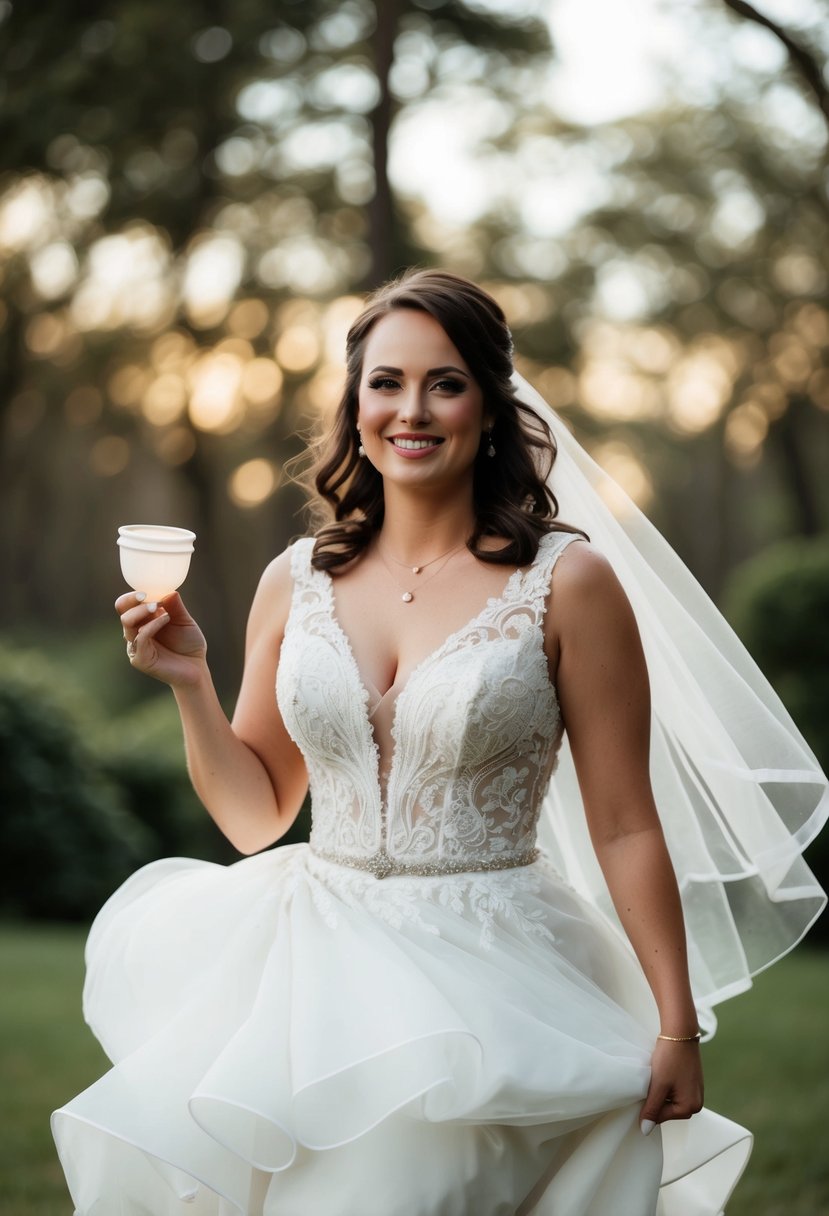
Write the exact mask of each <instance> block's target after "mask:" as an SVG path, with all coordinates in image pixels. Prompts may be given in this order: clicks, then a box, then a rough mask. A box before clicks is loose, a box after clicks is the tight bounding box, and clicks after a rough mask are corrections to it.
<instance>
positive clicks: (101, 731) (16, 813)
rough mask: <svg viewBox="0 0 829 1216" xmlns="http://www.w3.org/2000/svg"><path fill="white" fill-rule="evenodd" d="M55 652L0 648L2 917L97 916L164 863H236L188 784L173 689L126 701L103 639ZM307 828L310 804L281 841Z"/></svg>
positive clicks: (288, 841) (292, 839)
mask: <svg viewBox="0 0 829 1216" xmlns="http://www.w3.org/2000/svg"><path fill="white" fill-rule="evenodd" d="M53 649H54V652H55V657H47V656H46V654H42V653H38V652H37V651H34V650H30V649H25V648H22V647H20V646H19V645H10V644H9V642H8V641H6V642H0V807H2V812H0V891H1V892H2V894H1V895H0V913H2V914H4V915H12V916H31V917H38V918H46V917H49V918H52V919H60V920H79V919H81V920H82V919H88V918H90V917H91V916H93V915H94V914H95V913H96V912H97V910H98V908H99V907H100V905H101V904H102V903H103V901H104V900H105V899H106V897H107V896H108V895H109V894H110V893H111V892H112V891H113V890H114V889H115V887H116V886H117V885H118V884H119V883H121V882H122V881H123V880H124V879H125V878H127V877H128V876H129V874H130V873H132V872H133V870H135V869H136V868H137V867H138V866H140V865H143V864H145V863H146V862H149V861H154V860H155V859H156V858H159V857H175V856H186V857H195V858H199V859H201V860H203V861H215V862H220V863H229V862H232V861H235V860H237V859H238V853H237V852H236V850H235V849H234V848H233V846H232V845H231V844H230V843H229V842H228V841H227V840H226V839H225V837H224V836H223V835H222V833H221V832H220V831H219V829H218V828H217V827H216V826H215V824H214V823H213V821H212V819H211V818H210V816H209V815H208V814H207V812H206V811H205V809H204V807H203V806H202V805H201V803H200V801H199V799H198V798H197V796H196V794H195V793H194V791H193V788H192V786H191V784H190V779H189V777H188V774H187V767H186V763H185V756H184V746H183V741H182V734H181V725H180V722H179V717H178V712H177V710H176V706H175V701H174V700H173V698H172V696H170V694H169V692H168V691H167V690H166V689H161V688H158V689H154V688H153V689H151V692H150V693H149V694H147V691H146V687H147V686H146V685H144V690H145V695H144V697H143V699H142V700H140V701H139V702H137V703H133V704H130V705H124V704H123V702H122V699H121V697H120V695H117V694H116V695H113V691H112V690H113V688H115V689H117V688H120V686H121V685H122V684H124V683H129V682H128V681H123V680H117V681H114V680H113V679H112V676H111V674H110V671H109V669H108V666H107V665H106V664H104V663H102V655H103V648H102V646H101V642H100V639H99V638H97V637H95V636H94V635H93V637H92V638H91V639H90V638H81V639H79V640H77V641H75V642H74V643H73V644H66V645H63V646H58V645H57V644H56V643H53ZM118 658H119V661H120V663H121V664H123V661H124V660H123V653H122V651H121V647H120V645H119V646H118ZM90 659H91V660H92V661H90ZM136 686H137V687H139V688H140V687H142V685H141V684H136ZM309 829H310V815H309V808H308V806H306V807H304V808H303V810H302V812H301V813H300V815H299V817H298V818H297V820H296V822H295V824H294V825H293V827H292V828H291V830H290V831H289V832H288V833H286V835H285V836H284V837H283V839H282V840H281V841H280V843H281V844H292V843H295V842H296V841H300V840H306V839H307V837H308V832H309Z"/></svg>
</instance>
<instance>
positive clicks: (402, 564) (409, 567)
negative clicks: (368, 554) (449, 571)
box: [377, 544, 463, 574]
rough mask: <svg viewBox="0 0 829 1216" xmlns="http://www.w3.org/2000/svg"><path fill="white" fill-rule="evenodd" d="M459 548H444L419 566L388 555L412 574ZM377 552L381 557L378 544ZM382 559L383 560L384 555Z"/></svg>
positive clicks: (455, 551) (458, 546) (459, 547)
mask: <svg viewBox="0 0 829 1216" xmlns="http://www.w3.org/2000/svg"><path fill="white" fill-rule="evenodd" d="M461 548H463V546H462V545H455V547H454V549H446V550H445V551H444V552H443V553H439V554H438V555H437V557H430V558H429V560H428V562H421V563H420V565H419V566H411V565H409V563H408V562H401V560H400V558H399V557H393V556H392V554H391V553H389V555H388V556H389V557H390V558H391V560H392V561H393V562H394V564H395V565H396V566H405V567H406V569H407V570H411V572H412V574H420V573H421V571H422V570H426V569H427V568H428V567H429V566H434V564H435V562H439V561H440V559H441V558H442V557H451V555H452V554H453V553H457V551H458V549H461ZM377 552H378V553H379V554H380V556H381V557H383V552H382V550H381V548H380V546H379V544H378V546H377ZM383 560H384V561H385V558H384V557H383ZM387 569H388V567H387Z"/></svg>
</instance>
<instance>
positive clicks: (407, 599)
mask: <svg viewBox="0 0 829 1216" xmlns="http://www.w3.org/2000/svg"><path fill="white" fill-rule="evenodd" d="M400 598H401V600H402V601H403V603H404V604H411V602H412V600H413V599H414V596H413V595H412V593H411V591H404V592H403V594H402V595H401V597H400Z"/></svg>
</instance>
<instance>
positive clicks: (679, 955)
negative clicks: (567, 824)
mask: <svg viewBox="0 0 829 1216" xmlns="http://www.w3.org/2000/svg"><path fill="white" fill-rule="evenodd" d="M553 599H554V603H555V609H554V611H551V613H550V614H549V618H550V620H549V624H548V632H549V646H550V651H551V653H553V654H555V653H557V654H558V668H557V677H556V684H557V688H558V695H559V702H560V705H561V711H562V715H563V719H564V724H565V729H566V731H567V736H568V739H569V742H570V748H571V751H572V755H573V761H574V764H575V768H576V773H577V775H578V779H579V786H580V789H581V792H582V798H583V801H584V806H585V812H586V815H587V823H588V828H589V831H590V837H591V840H592V842H593V847H594V849H595V851H596V856H597V858H598V860H599V864H600V866H601V868H602V872H603V874H604V876H605V880H606V882H607V886H608V890H609V891H610V896H611V898H612V900H613V904H614V907H615V908H616V911H617V913H618V915H619V919H620V920H621V922H622V925H623V927H624V929H625V932H626V933H627V935H628V938H629V939H630V942H631V945H632V946H633V949H634V951H635V952H636V956H637V958H638V959H639V962H640V964H641V966H642V969H643V971H644V973H645V976H646V977H647V980H648V982H649V984H650V987H651V990H652V992H653V994H654V998H655V1000H656V1004H657V1007H658V1009H659V1016H660V1022H661V1030H662V1032H663V1033H665V1034H669V1035H691V1034H694V1033H695V1032H696V1030H697V1021H696V1012H695V1009H694V1003H693V999H692V996H691V986H690V981H689V978H688V960H687V951H686V943H685V927H684V922H683V916H682V906H681V904H680V899H679V891H678V889H677V884H676V878H675V876H674V871H673V866H672V865H671V860H670V857H669V854H668V850H667V847H666V845H665V839H664V836H663V834H662V828H661V825H660V822H659V816H658V813H657V810H656V805H655V802H654V797H653V791H652V789H651V783H650V773H649V762H650V761H649V756H650V691H649V686H648V676H647V669H646V666H645V659H644V655H643V652H642V645H641V641H640V639H639V633H638V630H637V627H636V621H635V619H634V616H633V611H632V609H631V607H630V604H629V602H628V600H627V597H626V595H625V593H624V591H623V590H622V587H621V586H620V584H619V582H618V580H617V578H616V576H615V575H614V573H613V571H612V570H611V568H610V566H609V565H608V563H607V562H606V561H605V560H604V558H602V557H601V556H600V555H599V554H597V553H596V552H595V551H593V550H592V549H590V548H589V546H587V545H584V544H574V545H571V546H570V548H569V549H568V550H567V552H566V553H564V554H562V557H561V558H560V560H559V562H558V564H557V566H556V572H555V575H554V592H553ZM701 1104H702V1071H701V1066H700V1060H699V1050H698V1047H697V1045H696V1044H692V1043H679V1044H673V1043H667V1042H665V1041H664V1040H659V1041H658V1043H657V1044H656V1050H655V1052H654V1058H653V1077H652V1082H651V1089H650V1092H649V1094H648V1099H647V1101H646V1103H645V1106H644V1108H643V1112H642V1115H643V1118H644V1119H647V1120H650V1121H653V1122H661V1121H663V1120H664V1119H667V1118H683V1117H685V1118H687V1117H688V1116H689V1115H691V1114H693V1113H694V1112H695V1111H697V1110H699V1109H700V1106H701Z"/></svg>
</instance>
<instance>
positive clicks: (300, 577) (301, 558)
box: [291, 536, 317, 586]
mask: <svg viewBox="0 0 829 1216" xmlns="http://www.w3.org/2000/svg"><path fill="white" fill-rule="evenodd" d="M313 552H314V538H313V536H302V537H300V539H299V540H295V541H294V542H293V544H292V545H291V576H292V578H293V580H294V584H295V585H296V586H307V585H308V583H309V581H310V580H311V579H312V578H313V577H314V575H315V574H316V573H317V571H315V570H314V567H313V566H312V565H311V555H312V553H313Z"/></svg>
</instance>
